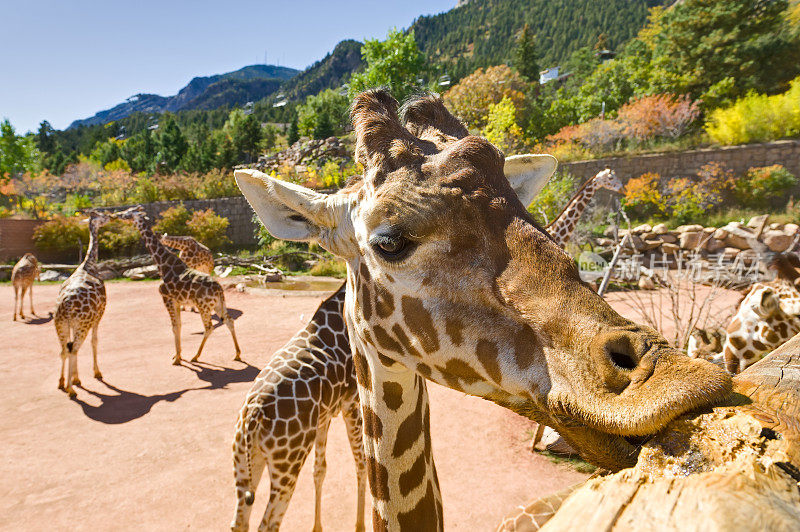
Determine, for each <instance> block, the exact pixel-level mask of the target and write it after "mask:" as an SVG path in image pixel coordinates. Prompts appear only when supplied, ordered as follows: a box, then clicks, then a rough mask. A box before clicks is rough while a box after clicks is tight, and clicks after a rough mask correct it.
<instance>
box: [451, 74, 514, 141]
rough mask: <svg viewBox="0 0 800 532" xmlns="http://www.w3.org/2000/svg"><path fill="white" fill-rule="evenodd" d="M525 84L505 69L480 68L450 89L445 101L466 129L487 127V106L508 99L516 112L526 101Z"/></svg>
mask: <svg viewBox="0 0 800 532" xmlns="http://www.w3.org/2000/svg"><path fill="white" fill-rule="evenodd" d="M524 90H525V83H524V82H523V81H522V78H521V77H520V75H519V74H518V73H517V72H515V71H513V70H511V69H510V68H509V67H507V66H506V65H499V66H494V67H489V68H487V69H486V70H485V71H484V70H483V69H482V68H479V69H478V70H476V71H475V72H473V73H472V74H470V75H469V76H467V77H466V78H464V79H462V80H461V81H460V82H459V83H457V84H456V85H454V86H453V87H451V88H450V90H448V91H447V92H446V93H445V94H444V99H445V102H446V103H447V106H448V107H449V108H450V110H451V111H453V113H455V114H456V116H458V117H459V118H460V119H461V120H463V121H464V123H465V124H466V125H467V127H470V128H473V129H481V128H483V127H484V126H486V119H487V118H488V116H489V106H490V105H492V104H495V103H498V102H500V100H502V99H503V98H506V97H507V98H509V99H510V100H511V102H512V103H513V104H514V106H515V107H516V108H520V107H522V105H523V103H524V101H525V94H524V92H523V91H524Z"/></svg>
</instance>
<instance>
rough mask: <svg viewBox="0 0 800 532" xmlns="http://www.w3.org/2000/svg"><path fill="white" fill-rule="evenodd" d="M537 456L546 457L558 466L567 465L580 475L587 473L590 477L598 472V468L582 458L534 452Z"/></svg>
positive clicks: (548, 452) (547, 452)
mask: <svg viewBox="0 0 800 532" xmlns="http://www.w3.org/2000/svg"><path fill="white" fill-rule="evenodd" d="M534 452H535V453H536V454H538V455H541V456H544V457H545V458H547V459H548V460H549V461H550V462H551V463H553V464H557V465H565V466H567V467H571V468H572V469H574V470H575V471H577V472H578V473H585V474H587V475H590V474H592V473H594V472H595V471H597V467H595V466H593V465H592V464H590V463H589V462H587V461H585V460H584V459H582V458H580V457H573V456H560V455H557V454H554V453H551V452H550V451H534Z"/></svg>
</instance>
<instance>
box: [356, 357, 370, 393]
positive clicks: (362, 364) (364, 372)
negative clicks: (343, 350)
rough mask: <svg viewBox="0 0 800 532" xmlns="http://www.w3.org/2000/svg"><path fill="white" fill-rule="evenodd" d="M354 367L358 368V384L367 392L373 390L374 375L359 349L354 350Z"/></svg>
mask: <svg viewBox="0 0 800 532" xmlns="http://www.w3.org/2000/svg"><path fill="white" fill-rule="evenodd" d="M353 365H354V366H355V368H356V378H357V379H358V384H360V385H361V386H363V387H364V388H366V389H367V390H372V373H370V370H369V363H367V359H366V358H364V355H362V354H361V352H360V351H359V350H358V349H355V350H353Z"/></svg>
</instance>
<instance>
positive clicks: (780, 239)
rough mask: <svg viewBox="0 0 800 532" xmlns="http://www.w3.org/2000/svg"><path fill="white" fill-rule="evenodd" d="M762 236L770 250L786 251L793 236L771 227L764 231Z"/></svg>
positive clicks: (792, 240)
mask: <svg viewBox="0 0 800 532" xmlns="http://www.w3.org/2000/svg"><path fill="white" fill-rule="evenodd" d="M762 238H763V240H764V243H765V244H766V245H767V247H768V248H769V250H770V251H786V250H787V249H789V246H791V245H792V242H794V236H791V235H787V234H786V233H784V232H783V231H774V230H772V229H770V230H769V231H767V232H765V233H764V235H763V237H762Z"/></svg>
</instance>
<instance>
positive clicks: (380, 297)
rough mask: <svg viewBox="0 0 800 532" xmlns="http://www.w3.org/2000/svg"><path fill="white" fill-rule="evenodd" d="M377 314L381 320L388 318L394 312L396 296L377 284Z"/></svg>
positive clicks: (375, 286)
mask: <svg viewBox="0 0 800 532" xmlns="http://www.w3.org/2000/svg"><path fill="white" fill-rule="evenodd" d="M373 287H374V288H375V312H376V313H377V314H378V316H379V317H381V318H388V317H389V316H391V315H392V312H394V296H393V295H392V294H391V292H389V291H388V290H387V289H386V288H385V287H384V286H382V285H380V284H378V283H375V284H374V286H373Z"/></svg>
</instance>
